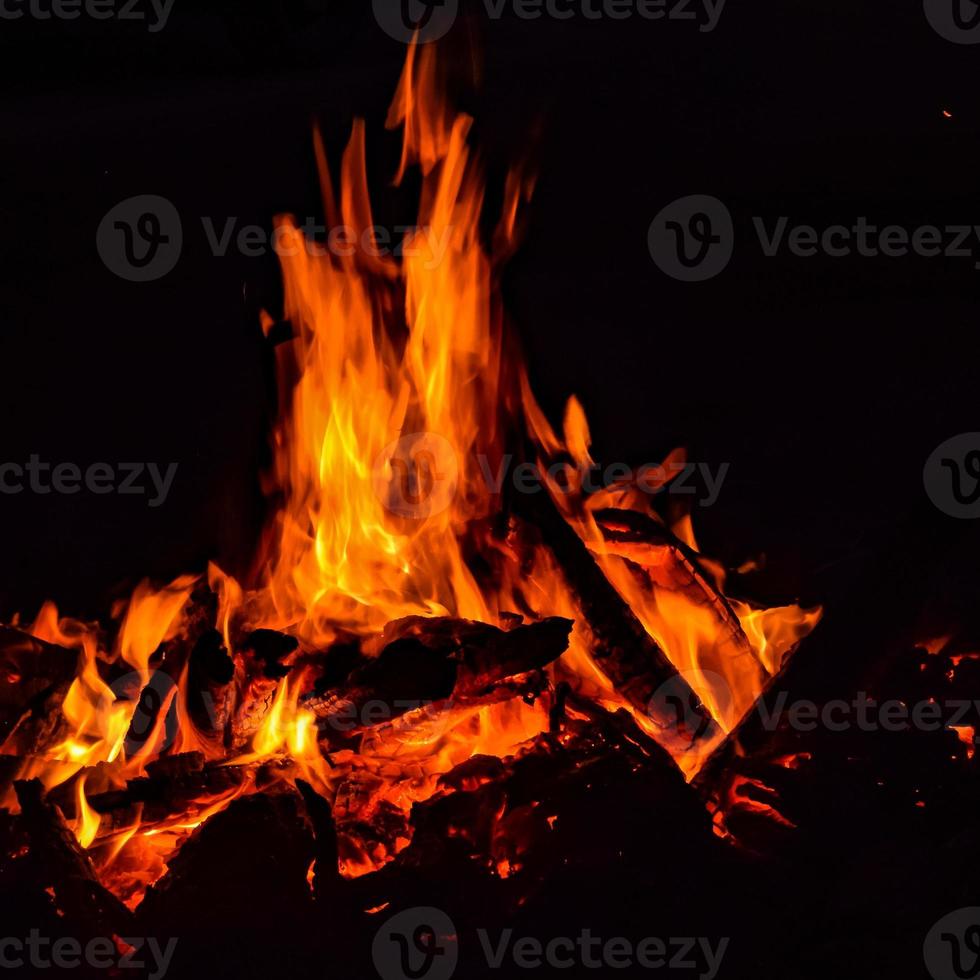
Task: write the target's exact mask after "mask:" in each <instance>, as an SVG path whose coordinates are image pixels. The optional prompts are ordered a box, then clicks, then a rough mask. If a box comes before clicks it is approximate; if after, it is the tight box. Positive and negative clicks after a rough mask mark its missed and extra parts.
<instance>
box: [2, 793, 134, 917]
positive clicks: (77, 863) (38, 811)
mask: <svg viewBox="0 0 980 980" xmlns="http://www.w3.org/2000/svg"><path fill="white" fill-rule="evenodd" d="M14 789H15V790H16V793H17V800H18V802H19V803H20V808H21V817H22V820H23V824H24V827H25V829H26V834H27V838H28V842H29V846H30V854H31V860H32V862H33V864H34V868H35V874H36V875H37V881H38V883H39V884H41V885H42V886H44V887H47V888H51V889H53V891H54V895H55V901H56V903H57V907H58V908H59V909H60V911H61V912H62V913H63V914H64V915H65V916H66V917H68V919H69V921H71V922H75V923H79V924H83V925H84V926H85V927H86V928H88V929H89V930H90V931H91V932H92V934H93V935H99V936H112V935H127V934H129V926H130V925H131V921H132V917H131V914H130V912H129V910H128V909H127V908H126V906H125V905H123V904H122V902H120V901H119V900H118V899H117V898H116V897H115V896H114V895H112V894H110V893H109V892H108V891H106V889H104V888H103V887H102V885H101V884H99V881H98V879H97V877H96V875H95V871H94V869H93V867H92V863H91V861H90V860H89V857H88V855H87V854H86V853H85V851H84V850H82V848H81V846H80V845H79V843H78V841H77V840H76V838H75V835H74V834H73V833H72V832H71V830H70V829H69V828H68V825H67V824H66V823H65V818H64V816H63V814H62V813H61V810H60V809H58V807H57V806H55V805H54V804H53V803H51V802H50V801H48V800H47V799H45V797H44V787H43V785H42V784H41V781H40V780H38V779H31V780H19V781H17V782H16V783H14Z"/></svg>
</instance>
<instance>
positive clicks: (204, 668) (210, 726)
mask: <svg viewBox="0 0 980 980" xmlns="http://www.w3.org/2000/svg"><path fill="white" fill-rule="evenodd" d="M234 677H235V662H234V660H232V658H231V657H230V656H229V654H228V650H227V649H226V648H225V644H224V639H223V638H222V636H221V634H220V633H219V632H218V631H217V630H212V629H209V630H207V631H205V632H204V633H202V634H201V636H200V638H199V639H198V641H197V642H196V643H195V644H194V649H193V650H192V651H191V656H190V662H189V665H188V674H187V682H188V683H187V686H188V692H187V709H188V712H189V713H190V717H191V719H192V721H193V722H194V724H195V726H196V727H197V729H198V731H200V732H203V733H205V734H207V735H208V736H209V737H210V738H212V739H213V740H214V741H216V742H218V743H220V742H222V741H224V737H225V732H226V730H227V728H228V723H229V722H230V720H231V714H232V710H233V707H234V687H233V685H232V681H233V680H234Z"/></svg>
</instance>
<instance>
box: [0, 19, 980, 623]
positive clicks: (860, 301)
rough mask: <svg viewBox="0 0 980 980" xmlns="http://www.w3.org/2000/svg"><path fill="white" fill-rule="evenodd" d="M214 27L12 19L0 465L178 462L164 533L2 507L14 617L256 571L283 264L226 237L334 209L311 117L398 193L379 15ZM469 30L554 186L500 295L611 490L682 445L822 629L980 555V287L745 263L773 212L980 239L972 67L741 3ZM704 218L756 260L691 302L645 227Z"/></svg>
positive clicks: (27, 499)
mask: <svg viewBox="0 0 980 980" xmlns="http://www.w3.org/2000/svg"><path fill="white" fill-rule="evenodd" d="M472 6H473V7H476V5H472ZM210 10H211V12H210V13H204V12H202V11H201V10H200V8H199V7H192V6H191V4H189V3H184V2H182V0H177V3H176V5H175V7H174V10H173V13H172V15H171V19H170V22H169V23H168V25H167V27H166V28H165V29H164V30H163V31H160V32H159V33H156V34H150V33H148V32H147V31H146V30H145V28H143V27H142V26H140V25H131V24H126V25H124V24H119V23H111V22H105V23H92V22H87V21H84V20H80V21H77V22H70V23H66V22H44V23H41V22H33V21H30V20H29V19H25V20H22V21H16V22H13V21H11V22H6V23H3V24H0V74H2V75H3V84H4V90H5V96H4V99H3V105H2V107H0V142H2V144H3V145H2V157H0V158H2V160H3V166H4V167H5V168H6V169H7V171H8V172H7V173H6V175H5V179H4V180H3V183H2V185H0V186H2V189H0V200H2V203H0V213H2V217H3V224H2V229H3V230H2V236H0V242H2V244H0V261H2V269H3V276H2V284H0V317H2V329H0V410H2V417H3V425H2V428H0V460H3V461H11V460H13V461H23V460H26V458H27V457H28V455H29V454H30V453H32V452H34V453H38V454H39V455H40V456H42V458H45V459H48V460H51V461H62V460H65V461H74V462H78V463H80V464H82V465H86V464H88V463H90V462H95V461H110V462H115V461H122V460H156V461H159V462H161V463H167V462H171V461H175V462H178V463H179V472H178V476H177V479H176V483H175V485H174V490H173V492H172V494H171V495H170V497H169V499H168V500H167V502H166V504H165V505H164V506H162V507H159V508H157V509H150V508H148V507H147V506H146V504H145V502H144V501H142V500H141V499H140V498H138V497H137V498H121V497H118V496H114V495H112V496H107V497H95V496H92V495H90V494H81V495H78V496H74V497H68V496H54V495H52V496H36V495H30V494H22V495H20V496H17V497H12V496H7V497H2V498H0V540H2V541H3V542H4V547H3V555H4V560H3V562H0V614H4V615H6V614H9V613H10V612H11V611H13V610H14V609H17V608H20V609H23V610H25V611H27V612H31V611H33V610H34V609H36V607H37V605H38V604H39V603H40V601H41V600H42V599H43V598H45V597H47V596H53V597H55V598H56V599H58V600H59V602H60V603H61V604H62V605H63V606H64V607H65V608H66V610H69V611H73V612H77V613H79V614H85V615H97V614H99V613H100V612H103V614H104V609H105V603H106V601H107V597H108V595H109V594H110V592H111V590H114V589H118V588H120V587H122V586H124V584H125V583H126V582H132V581H134V580H136V579H138V578H140V577H142V576H143V575H145V574H150V575H154V576H159V577H165V576H170V575H173V574H176V573H178V572H180V571H184V570H188V569H196V568H201V567H202V566H203V563H204V562H205V561H206V560H207V559H208V558H219V559H220V560H221V561H223V562H225V563H227V564H229V565H231V566H232V567H237V568H240V567H241V566H242V563H243V562H244V561H245V560H246V559H247V557H248V555H249V553H250V551H251V547H252V541H253V540H254V534H255V529H256V526H257V524H258V521H259V518H260V516H261V501H260V497H259V491H258V486H257V479H256V472H257V468H258V466H259V464H260V461H261V459H262V455H263V446H264V440H265V419H266V415H267V412H268V410H269V405H270V399H271V394H270V381H269V378H270V376H271V375H270V355H269V352H268V350H267V348H266V345H265V343H264V341H263V339H262V337H261V334H260V331H259V329H258V325H257V319H256V311H257V309H258V307H259V305H261V304H262V303H264V302H273V301H274V297H275V295H276V282H277V270H276V265H275V262H274V260H273V259H271V258H268V257H266V258H247V257H244V256H240V255H238V256H236V255H229V256H227V257H225V258H217V257H215V256H213V255H212V254H210V253H209V251H208V249H207V245H206V240H205V238H204V235H203V233H202V229H201V217H202V216H211V217H212V218H213V219H214V220H215V221H217V222H219V224H220V223H221V222H223V221H224V218H225V217H226V216H237V217H238V218H239V220H240V222H241V224H250V223H257V224H261V225H264V226H265V227H269V226H270V222H271V217H272V215H273V214H275V213H277V212H282V211H293V212H295V213H297V214H300V215H307V214H317V213H319V209H318V204H317V191H316V182H315V171H314V167H313V161H312V154H311V150H310V139H309V129H310V119H311V117H313V116H316V117H318V118H319V119H320V120H321V122H322V124H323V127H324V132H325V135H326V138H327V141H328V144H329V145H330V147H331V151H332V152H335V153H339V151H340V149H341V147H342V146H343V144H344V142H345V140H346V134H347V131H348V129H349V125H350V120H351V118H352V116H353V115H354V114H355V113H357V114H363V115H365V116H366V117H367V119H368V124H369V134H370V135H369V153H370V152H371V150H372V148H375V149H376V150H377V155H376V156H375V157H373V158H372V159H373V160H374V164H373V167H374V170H375V171H376V173H375V175H374V177H375V181H376V183H377V185H378V186H381V185H382V184H383V182H384V180H385V178H386V175H388V174H390V172H391V171H390V167H389V164H390V161H391V157H392V153H391V145H390V137H385V136H383V135H382V125H381V124H382V121H383V113H384V110H385V107H386V105H387V102H388V100H389V98H390V95H391V92H392V91H393V86H394V83H395V81H396V79H397V76H398V71H399V67H400V64H401V60H402V57H403V55H404V48H403V47H402V46H401V45H400V44H398V43H397V42H395V41H393V40H391V39H389V38H388V37H386V36H385V35H384V34H383V33H382V32H381V31H380V30H379V28H378V26H377V24H376V23H375V22H374V20H373V18H372V16H371V11H370V5H369V4H367V3H365V2H364V0H359V2H356V3H355V2H347V3H326V2H324V3H319V4H307V5H305V6H304V5H303V4H299V3H296V4H289V3H285V4H277V5H269V4H260V3H235V4H232V3H230V2H229V3H225V4H214V5H213V6H212V7H211V8H210ZM467 25H469V28H470V30H469V31H467V29H466V28H467ZM457 32H458V34H466V33H469V34H470V35H471V38H473V39H475V43H476V44H477V46H478V47H479V49H480V50H482V52H483V59H484V74H483V83H482V88H481V91H480V92H479V94H477V95H475V96H472V97H471V103H472V104H471V105H470V106H468V107H469V108H471V109H472V110H473V111H474V112H475V113H476V115H477V117H478V120H479V124H478V134H479V135H478V138H479V140H480V142H481V144H482V145H483V146H484V147H485V152H486V155H487V158H488V163H489V165H490V170H491V173H496V174H498V175H499V174H500V173H501V172H502V168H503V166H504V165H505V164H506V162H507V161H508V160H511V159H513V158H514V157H515V156H519V155H522V154H525V153H528V152H530V153H532V154H533V156H534V157H535V159H536V161H537V169H538V173H539V182H538V187H537V191H536V195H535V198H534V200H533V202H532V204H531V207H530V210H529V213H528V219H529V220H528V230H527V233H526V239H525V244H524V247H523V248H522V250H521V251H520V253H519V254H518V255H517V257H516V258H515V259H514V261H513V263H512V266H511V268H510V270H509V273H508V275H507V278H506V282H505V288H506V296H507V301H508V307H509V310H510V313H511V315H512V317H513V320H514V322H515V324H516V326H517V328H518V330H519V331H520V333H521V336H522V338H523V341H524V344H525V347H526V349H527V351H528V354H529V357H530V360H531V365H532V377H533V378H534V379H535V382H536V386H537V388H538V390H539V391H540V393H541V396H542V399H543V401H544V403H545V404H546V405H547V407H548V408H549V409H550V410H551V411H557V410H558V408H559V406H560V405H561V403H562V400H563V398H564V397H565V396H566V395H567V394H568V393H571V392H575V393H577V394H578V395H579V396H580V398H581V399H582V400H583V402H584V404H585V407H586V410H587V411H588V413H589V417H590V420H591V422H592V426H593V431H594V435H595V441H596V455H597V456H598V457H599V458H600V459H602V460H604V461H613V460H619V459H625V460H632V461H636V462H644V461H648V460H651V459H654V458H656V454H658V453H661V452H663V451H665V450H666V449H669V448H670V447H671V446H672V445H675V444H678V443H685V444H687V445H688V446H689V447H690V448H691V454H692V457H693V458H694V459H699V460H705V461H707V462H708V463H709V464H711V465H712V466H717V465H718V464H720V463H722V462H728V463H730V465H731V469H730V473H729V478H728V482H727V483H726V485H725V487H724V488H723V491H722V494H721V497H720V499H719V502H718V504H717V505H716V506H714V507H712V508H710V509H706V510H705V511H704V512H703V513H702V514H699V515H697V520H698V524H699V526H700V527H701V528H702V529H703V531H704V538H705V542H706V544H707V545H708V547H709V550H715V551H717V552H720V553H722V554H724V555H725V556H726V557H727V558H730V559H732V560H734V561H739V560H741V559H742V558H744V557H745V556H746V555H748V554H750V553H755V552H758V551H760V550H761V551H765V552H766V553H767V554H768V555H769V558H770V575H769V578H768V579H767V581H766V582H765V583H764V587H765V588H766V589H767V590H768V591H769V592H770V593H771V594H772V595H774V596H779V595H782V596H783V597H784V598H791V597H792V596H793V595H795V594H797V593H800V594H803V595H804V596H808V597H811V598H813V597H817V598H823V599H825V598H826V597H827V596H828V595H831V596H832V595H833V594H834V590H835V589H846V588H850V587H851V579H850V578H848V576H847V575H842V576H838V571H839V570H840V569H841V568H846V567H847V566H848V563H852V562H858V563H861V562H864V563H866V564H867V566H868V568H869V569H871V570H873V569H874V568H875V567H877V566H881V567H884V566H886V565H893V564H894V562H895V561H896V556H898V558H899V560H901V561H904V562H905V563H906V564H907V567H908V568H909V569H915V570H916V571H914V572H910V573H909V574H910V575H911V581H910V584H909V585H908V589H909V591H910V592H912V593H914V592H916V591H917V590H920V589H921V590H925V591H928V588H929V583H930V582H932V581H933V580H934V578H935V575H936V574H938V571H939V570H941V569H944V568H947V566H949V565H950V564H951V563H952V564H953V565H956V563H957V562H963V561H964V559H963V558H962V556H963V555H964V554H968V553H970V552H975V551H976V548H975V547H973V545H975V544H976V539H977V532H976V530H975V528H974V526H973V524H972V523H971V522H958V521H953V520H951V519H949V518H947V517H945V516H944V515H942V514H940V513H939V512H938V511H937V510H936V509H935V508H934V507H932V505H931V504H930V502H929V500H928V498H927V497H926V496H925V494H924V492H923V488H922V479H921V471H922V466H923V463H924V461H925V459H926V457H927V456H928V455H929V453H930V452H931V451H932V449H933V448H934V447H935V446H936V445H937V444H938V443H939V442H941V441H942V440H943V439H945V438H947V437H949V436H951V435H954V434H956V433H958V432H963V431H970V430H973V429H976V428H978V426H977V424H976V421H975V420H976V408H975V405H976V375H977V369H976V357H975V353H974V348H975V342H974V339H973V338H974V332H975V322H976V313H975V308H974V305H975V301H976V297H977V285H978V283H980V272H978V271H976V270H975V269H974V268H973V260H972V259H953V258H950V259H943V258H934V259H926V258H919V257H909V258H876V259H869V258H857V257H849V258H837V259H832V258H826V257H824V258H818V257H814V258H809V259H804V258H798V257H793V256H786V255H783V256H780V257H776V258H763V257H762V255H761V252H760V249H759V247H758V244H757V243H754V242H753V241H752V239H751V234H752V231H751V229H752V223H751V219H752V216H754V215H759V216H763V217H764V218H765V219H766V221H767V222H768V223H771V222H773V221H775V219H776V218H777V217H778V216H779V215H788V216H790V219H791V221H792V222H803V223H809V224H813V225H816V226H818V227H822V226H825V225H827V224H833V223H837V222H842V223H845V224H849V223H853V221H854V220H855V219H856V218H857V217H859V216H862V215H864V216H867V217H868V219H869V220H870V221H872V222H875V223H878V224H881V225H884V224H899V225H903V226H905V227H914V226H916V225H920V224H923V223H932V224H940V225H942V224H973V223H980V210H978V206H977V201H976V174H977V172H978V142H977V137H978V129H980V103H978V98H977V94H976V91H977V90H976V84H975V65H976V53H975V49H973V48H971V47H970V46H962V47H960V46H956V45H952V44H950V43H949V42H947V41H945V40H943V39H942V38H940V37H939V36H938V35H937V34H936V33H935V32H934V31H933V30H932V29H931V28H930V27H929V25H928V24H927V22H926V20H925V18H924V16H923V13H922V9H921V6H920V4H918V3H915V2H911V0H910V2H903V3H899V4H893V5H887V6H882V5H881V4H870V3H860V4H839V5H836V9H833V8H831V7H829V6H828V5H826V4H823V3H818V2H816V0H791V2H785V0H783V2H780V3H774V2H773V3H752V4H748V3H744V2H743V3H740V4H736V2H735V0H730V3H729V5H728V7H727V9H725V11H724V12H723V14H722V16H721V19H720V21H719V24H718V27H717V29H716V30H715V31H714V32H712V33H708V34H703V33H698V31H697V29H696V27H695V26H694V25H691V24H686V23H665V22H641V21H636V20H632V21H624V22H610V21H603V22H589V21H582V20H569V21H565V22H556V21H553V20H547V19H542V20H540V21H534V22H527V21H520V20H516V19H514V18H505V19H504V20H501V21H499V22H493V23H490V22H487V21H486V18H485V16H484V15H482V13H481V12H480V10H479V9H477V10H476V11H475V13H474V14H473V16H472V17H469V18H462V19H461V20H460V21H459V22H458V23H457V27H456V28H454V33H457ZM450 38H451V39H453V35H450ZM455 40H456V41H457V47H458V45H459V43H461V42H462V40H463V38H462V37H459V36H458V37H457V38H456V39H455ZM943 109H947V110H948V111H950V112H951V113H952V117H951V118H945V117H944V116H943V114H942V110H943ZM532 134H533V135H532ZM386 168H388V169H386ZM150 193H152V194H159V195H163V196H164V197H167V198H169V199H170V200H171V201H173V202H174V204H175V205H176V207H177V209H178V211H179V213H180V215H181V217H182V220H183V224H184V229H185V246H184V252H183V255H182V258H181V261H180V263H179V265H178V266H177V268H176V269H175V270H174V271H173V272H172V273H171V274H170V275H168V276H166V277H165V278H164V279H162V280H160V281H158V282H154V283H150V284H132V283H127V282H124V281H122V280H120V279H118V278H116V277H115V276H114V275H113V274H112V273H111V272H110V271H109V270H108V269H106V267H105V266H104V265H103V264H102V263H101V261H100V259H99V257H98V254H97V252H96V249H95V230H96V227H97V226H98V224H99V221H100V220H101V218H102V216H103V215H104V214H105V212H106V211H107V210H108V209H109V208H110V207H112V206H113V205H114V204H115V203H117V202H118V201H120V200H122V199H123V198H127V197H130V196H133V195H136V194H150ZM693 193H705V194H712V195H715V196H717V197H719V198H721V199H723V200H724V201H725V202H726V203H727V205H728V207H729V209H730V211H731V212H732V214H733V216H734V219H735V225H736V250H735V257H734V259H733V261H732V263H731V265H730V266H729V267H728V268H727V269H726V270H725V271H724V272H723V273H722V274H721V275H720V276H719V277H718V278H717V279H714V280H712V281H711V282H708V283H701V284H685V283H680V282H676V281H674V280H672V279H669V278H668V277H666V276H665V275H664V274H663V273H661V272H660V271H659V270H658V269H657V267H656V266H655V265H654V264H653V262H652V261H651V258H650V254H649V251H648V247H647V229H648V227H649V225H650V222H651V220H652V218H653V216H654V215H655V214H656V213H657V212H658V211H659V210H660V209H661V208H662V207H663V206H664V205H665V204H667V203H668V202H670V201H672V200H673V199H675V198H677V197H680V196H683V195H686V194H693ZM977 248H978V250H980V243H978V244H977ZM869 556H870V557H869ZM957 567H959V566H957ZM964 568H965V570H964V572H963V574H964V575H965V576H969V575H971V574H972V572H973V570H972V565H969V563H968V564H967V565H966V566H964ZM827 569H830V572H828V571H827ZM867 574H871V571H868V572H867Z"/></svg>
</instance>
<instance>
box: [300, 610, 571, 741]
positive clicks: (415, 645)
mask: <svg viewBox="0 0 980 980" xmlns="http://www.w3.org/2000/svg"><path fill="white" fill-rule="evenodd" d="M571 627H572V624H571V621H569V620H567V619H562V618H560V617H557V616H556V617H551V618H549V619H546V620H543V621H542V622H540V623H532V624H530V625H527V626H516V627H514V628H513V629H510V630H502V629H498V628H497V627H495V626H490V625H488V624H486V623H477V622H471V621H469V620H458V619H448V618H435V619H432V618H426V617H422V616H410V617H407V618H405V619H401V620H398V621H396V622H394V623H390V624H389V625H388V626H387V627H385V629H384V631H383V632H382V634H381V635H380V637H378V638H377V639H376V641H375V646H379V647H380V648H381V649H380V653H379V654H378V655H377V656H376V657H372V658H370V659H362V661H361V662H360V664H359V665H358V666H357V667H356V668H355V669H354V670H353V671H352V672H351V674H350V675H349V677H348V678H347V680H346V682H345V683H344V684H343V685H340V686H338V687H335V688H333V689H332V690H329V691H327V692H325V693H323V694H319V695H315V696H313V697H310V698H307V699H306V700H305V701H304V706H305V707H307V708H309V709H310V710H312V711H313V712H314V713H315V714H316V715H317V716H318V718H319V719H320V726H319V727H320V731H321V733H322V734H323V735H324V737H325V738H327V740H328V741H330V740H331V739H332V738H333V736H334V733H335V732H336V733H345V734H347V735H350V734H357V733H359V732H361V731H363V730H364V729H365V728H369V727H372V726H373V725H374V724H378V723H385V724H387V723H390V722H391V720H392V719H393V718H398V717H400V716H402V715H405V714H407V713H409V712H412V711H416V710H418V709H419V708H421V707H425V709H426V713H428V714H431V713H433V712H439V711H441V710H446V711H448V710H452V709H453V708H455V707H465V706H472V705H475V704H489V703H492V702H493V701H495V700H501V699H509V698H512V697H516V696H521V695H522V694H529V693H531V692H532V691H533V690H534V687H535V685H534V684H532V683H528V679H527V677H526V675H531V674H534V673H535V672H538V671H540V670H541V669H542V668H543V667H545V666H547V665H548V664H549V663H551V662H552V661H554V660H556V659H557V658H558V657H560V656H561V654H562V653H563V652H564V651H565V649H566V648H567V646H568V636H569V633H570V631H571ZM372 706H378V707H379V713H380V712H382V711H383V715H382V717H380V718H378V719H377V721H372V718H371V707H372Z"/></svg>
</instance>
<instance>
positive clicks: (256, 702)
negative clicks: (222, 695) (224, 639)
mask: <svg viewBox="0 0 980 980" xmlns="http://www.w3.org/2000/svg"><path fill="white" fill-rule="evenodd" d="M298 645H299V642H298V641H297V640H296V638H295V637H292V636H287V635H286V634H284V633H277V632H275V631H274V630H267V629H259V630H254V631H253V632H251V633H249V634H247V635H246V636H245V637H243V640H242V653H241V654H239V655H238V656H236V657H235V675H234V685H235V692H236V708H235V712H234V715H233V716H232V718H231V722H230V726H229V733H228V744H229V746H230V748H231V749H232V750H233V751H236V752H237V751H241V750H242V749H244V748H245V747H246V746H248V744H249V743H250V742H251V740H252V737H253V736H254V735H255V733H256V732H257V731H258V730H259V728H260V727H261V725H262V722H263V721H264V720H265V717H266V715H267V714H268V713H269V709H270V708H271V707H272V702H273V701H274V700H275V696H276V690H277V688H278V687H279V682H280V681H281V680H282V678H283V677H285V676H286V674H288V673H289V670H290V668H289V667H288V666H286V665H284V664H283V663H282V660H283V659H284V658H285V657H287V656H288V655H289V654H291V653H293V652H294V651H295V650H296V648H297V646H298Z"/></svg>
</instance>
